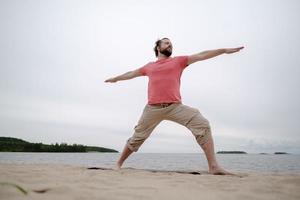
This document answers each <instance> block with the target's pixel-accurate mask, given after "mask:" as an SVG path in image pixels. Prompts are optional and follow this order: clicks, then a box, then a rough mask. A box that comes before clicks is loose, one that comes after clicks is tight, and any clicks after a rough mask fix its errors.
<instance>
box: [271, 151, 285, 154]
mask: <svg viewBox="0 0 300 200" xmlns="http://www.w3.org/2000/svg"><path fill="white" fill-rule="evenodd" d="M274 154H288V153H287V152H282V151H278V152H275V153H274Z"/></svg>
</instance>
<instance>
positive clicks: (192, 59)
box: [188, 47, 244, 65]
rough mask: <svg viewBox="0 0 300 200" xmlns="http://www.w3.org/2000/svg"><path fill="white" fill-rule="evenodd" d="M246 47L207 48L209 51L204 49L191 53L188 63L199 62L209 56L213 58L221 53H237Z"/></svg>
mask: <svg viewBox="0 0 300 200" xmlns="http://www.w3.org/2000/svg"><path fill="white" fill-rule="evenodd" d="M243 48H244V47H237V48H226V49H225V48H224V49H214V50H207V51H203V52H200V53H197V54H194V55H190V56H189V57H188V65H190V64H192V63H194V62H198V61H200V60H206V59H209V58H213V57H216V56H218V55H221V54H224V53H226V54H230V53H235V52H238V51H240V50H241V49H243Z"/></svg>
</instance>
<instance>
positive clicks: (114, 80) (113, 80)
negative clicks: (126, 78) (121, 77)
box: [104, 78, 117, 83]
mask: <svg viewBox="0 0 300 200" xmlns="http://www.w3.org/2000/svg"><path fill="white" fill-rule="evenodd" d="M104 82H106V83H115V82H117V80H116V78H109V79H107V80H105V81H104Z"/></svg>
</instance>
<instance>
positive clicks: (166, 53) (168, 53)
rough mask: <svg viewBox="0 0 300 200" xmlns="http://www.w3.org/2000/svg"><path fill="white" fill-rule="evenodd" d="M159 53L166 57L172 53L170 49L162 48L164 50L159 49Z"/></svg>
mask: <svg viewBox="0 0 300 200" xmlns="http://www.w3.org/2000/svg"><path fill="white" fill-rule="evenodd" d="M160 53H161V54H163V55H165V56H167V57H170V56H171V55H172V50H168V49H164V50H162V51H160Z"/></svg>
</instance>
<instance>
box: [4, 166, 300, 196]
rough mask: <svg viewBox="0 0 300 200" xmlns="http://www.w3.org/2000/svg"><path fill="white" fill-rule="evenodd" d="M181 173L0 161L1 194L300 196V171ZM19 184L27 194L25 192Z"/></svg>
mask: <svg viewBox="0 0 300 200" xmlns="http://www.w3.org/2000/svg"><path fill="white" fill-rule="evenodd" d="M237 174H238V175H239V176H217V175H210V174H207V172H204V171H200V173H194V174H191V173H188V172H187V173H179V172H174V171H173V172H172V171H150V170H142V169H132V168H125V169H121V170H120V171H114V170H110V169H106V170H103V169H98V170H96V169H87V168H86V167H80V166H69V165H57V164H37V165H33V164H0V182H1V183H2V184H0V199H1V200H2V199H3V200H4V199H5V200H11V199H37V200H40V199H49V200H50V199H51V200H53V199H63V200H68V199H78V200H79V199H89V200H92V199H101V200H105V199H109V200H113V199H122V200H132V199H139V200H142V199H155V200H157V199H166V200H167V199H171V200H177V199H180V200H188V199H215V200H219V199H222V200H224V199H233V200H234V199H243V200H245V199H268V200H270V199H287V200H291V199H297V200H299V199H300V174H282V173H259V172H243V171H239V172H237ZM9 184H17V185H18V186H20V187H22V188H23V189H24V190H26V191H27V192H28V193H27V194H23V193H22V192H21V191H20V190H19V189H17V188H16V187H14V186H12V185H9Z"/></svg>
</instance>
